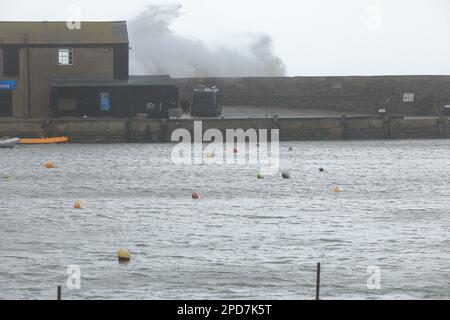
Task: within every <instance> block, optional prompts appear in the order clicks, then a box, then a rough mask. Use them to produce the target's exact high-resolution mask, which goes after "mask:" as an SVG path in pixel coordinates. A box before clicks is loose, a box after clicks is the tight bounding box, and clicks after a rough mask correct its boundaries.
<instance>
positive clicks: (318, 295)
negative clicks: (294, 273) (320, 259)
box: [316, 263, 320, 300]
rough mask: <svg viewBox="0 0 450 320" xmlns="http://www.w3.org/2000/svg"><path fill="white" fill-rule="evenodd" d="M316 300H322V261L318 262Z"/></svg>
mask: <svg viewBox="0 0 450 320" xmlns="http://www.w3.org/2000/svg"><path fill="white" fill-rule="evenodd" d="M316 300H320V263H318V264H317V277H316Z"/></svg>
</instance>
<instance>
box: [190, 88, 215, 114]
mask: <svg viewBox="0 0 450 320" xmlns="http://www.w3.org/2000/svg"><path fill="white" fill-rule="evenodd" d="M191 115H192V116H194V117H196V116H204V117H219V116H220V115H222V102H221V97H220V90H219V89H217V88H216V87H212V88H209V87H206V86H199V87H198V88H196V89H194V93H193V95H192V106H191Z"/></svg>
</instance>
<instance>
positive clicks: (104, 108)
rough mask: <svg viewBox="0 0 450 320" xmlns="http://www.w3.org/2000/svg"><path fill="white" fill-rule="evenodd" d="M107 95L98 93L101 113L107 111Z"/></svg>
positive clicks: (108, 106)
mask: <svg viewBox="0 0 450 320" xmlns="http://www.w3.org/2000/svg"><path fill="white" fill-rule="evenodd" d="M109 108H110V105H109V93H107V92H102V93H100V110H101V111H109Z"/></svg>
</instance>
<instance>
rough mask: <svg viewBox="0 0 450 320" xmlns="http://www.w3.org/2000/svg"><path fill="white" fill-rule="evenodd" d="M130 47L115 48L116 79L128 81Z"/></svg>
mask: <svg viewBox="0 0 450 320" xmlns="http://www.w3.org/2000/svg"><path fill="white" fill-rule="evenodd" d="M128 50H129V49H128V46H121V47H116V48H114V78H116V79H119V80H124V79H128V59H129V51H128Z"/></svg>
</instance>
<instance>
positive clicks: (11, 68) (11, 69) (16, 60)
mask: <svg viewBox="0 0 450 320" xmlns="http://www.w3.org/2000/svg"><path fill="white" fill-rule="evenodd" d="M19 52H20V51H19V49H18V48H7V49H4V50H3V75H4V76H5V77H19V76H20V54H19Z"/></svg>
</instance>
